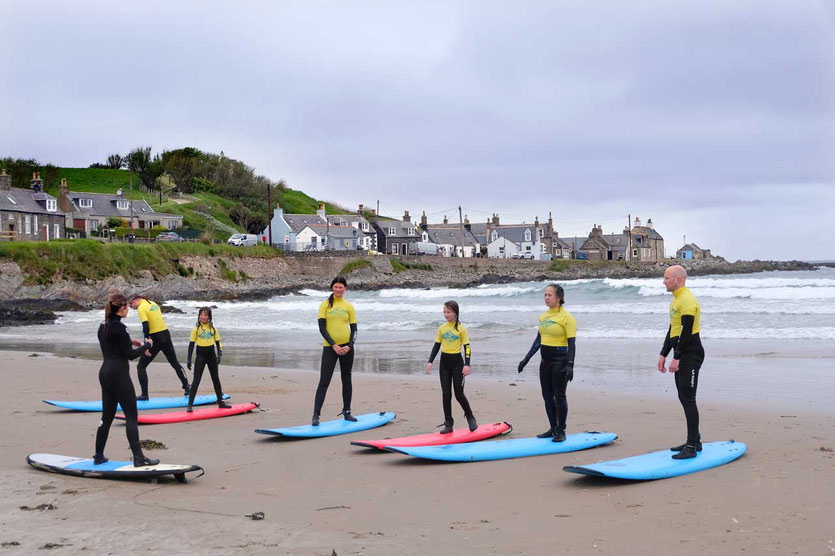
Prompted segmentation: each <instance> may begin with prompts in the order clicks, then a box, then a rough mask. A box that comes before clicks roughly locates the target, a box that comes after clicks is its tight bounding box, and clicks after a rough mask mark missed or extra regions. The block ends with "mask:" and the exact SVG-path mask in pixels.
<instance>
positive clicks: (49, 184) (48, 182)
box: [40, 164, 61, 189]
mask: <svg viewBox="0 0 835 556" xmlns="http://www.w3.org/2000/svg"><path fill="white" fill-rule="evenodd" d="M40 171H41V174H42V175H41V179H43V185H44V189H52V188H54V187H57V186H58V180H59V179H60V178H61V169H60V168H58V167H57V166H55V165H53V164H47V165H46V166H43V167H41V170H40Z"/></svg>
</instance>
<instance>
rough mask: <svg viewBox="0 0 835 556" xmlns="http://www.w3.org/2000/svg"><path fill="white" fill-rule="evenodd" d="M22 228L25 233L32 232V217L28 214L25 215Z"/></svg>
mask: <svg viewBox="0 0 835 556" xmlns="http://www.w3.org/2000/svg"><path fill="white" fill-rule="evenodd" d="M24 230H25V232H26V233H27V234H31V233H32V217H31V216H29V215H28V214H27V215H26V227H25V228H24Z"/></svg>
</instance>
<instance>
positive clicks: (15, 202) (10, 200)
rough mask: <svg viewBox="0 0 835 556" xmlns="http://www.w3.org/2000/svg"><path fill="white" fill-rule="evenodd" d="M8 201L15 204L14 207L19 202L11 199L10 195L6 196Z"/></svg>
mask: <svg viewBox="0 0 835 556" xmlns="http://www.w3.org/2000/svg"><path fill="white" fill-rule="evenodd" d="M6 199H8V200H9V202H10V203H11V204H13V205H16V204H17V201H15V200H14V199H12V198H11V197H9V196H8V195H6Z"/></svg>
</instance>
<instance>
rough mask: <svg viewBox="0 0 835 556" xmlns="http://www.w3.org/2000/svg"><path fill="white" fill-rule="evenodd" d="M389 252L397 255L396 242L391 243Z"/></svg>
mask: <svg viewBox="0 0 835 556" xmlns="http://www.w3.org/2000/svg"><path fill="white" fill-rule="evenodd" d="M391 254H392V255H397V244H396V243H392V244H391Z"/></svg>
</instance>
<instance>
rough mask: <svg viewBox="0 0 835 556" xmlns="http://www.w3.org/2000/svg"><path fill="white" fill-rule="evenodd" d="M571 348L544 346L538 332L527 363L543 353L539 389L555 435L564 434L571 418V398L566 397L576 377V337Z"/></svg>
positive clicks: (569, 341)
mask: <svg viewBox="0 0 835 556" xmlns="http://www.w3.org/2000/svg"><path fill="white" fill-rule="evenodd" d="M567 341H568V346H565V347H563V346H544V345H542V336H541V335H540V334H539V333H537V335H536V339H535V340H534V342H533V344H532V345H531V349H530V350H529V351H528V354H527V355H526V356H525V359H524V362H525V363H527V361H528V360H529V359H530V358H531V357H533V356H534V354H536V352H537V351H539V352H540V356H541V358H542V359H541V360H540V363H539V386H540V388H541V390H542V400H543V401H544V402H545V413H546V414H547V415H548V423H550V425H551V430H552V431H554V432H557V431H559V432H563V433H565V425H566V421H567V419H568V398H567V397H566V395H565V392H566V389H567V387H568V383H569V382H570V381H571V380H572V379H573V378H574V353H575V345H576V341H575V338H568V340H567ZM522 366H524V365H522Z"/></svg>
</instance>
